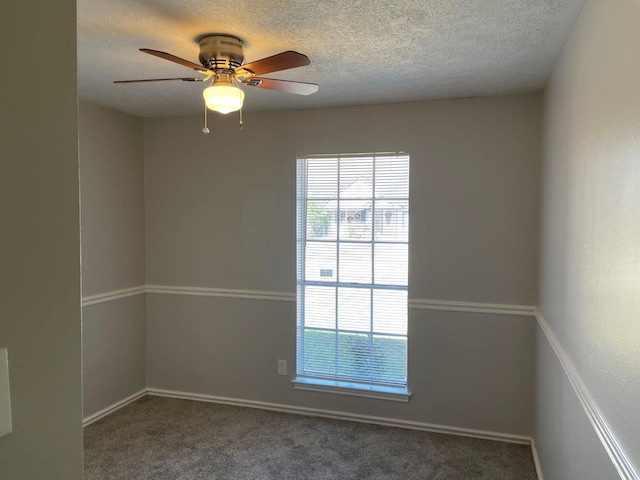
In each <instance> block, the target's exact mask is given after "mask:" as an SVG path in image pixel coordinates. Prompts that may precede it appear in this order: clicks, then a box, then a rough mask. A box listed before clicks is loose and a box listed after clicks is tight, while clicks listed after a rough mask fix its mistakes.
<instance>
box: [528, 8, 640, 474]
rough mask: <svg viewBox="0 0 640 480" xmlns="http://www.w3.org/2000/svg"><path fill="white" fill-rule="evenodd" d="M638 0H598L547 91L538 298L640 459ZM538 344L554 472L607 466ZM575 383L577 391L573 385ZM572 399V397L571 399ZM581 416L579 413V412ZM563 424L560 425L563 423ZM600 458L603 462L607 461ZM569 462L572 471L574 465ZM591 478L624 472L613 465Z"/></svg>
mask: <svg viewBox="0 0 640 480" xmlns="http://www.w3.org/2000/svg"><path fill="white" fill-rule="evenodd" d="M639 23H640V4H638V2H636V1H632V0H612V1H608V2H597V1H590V2H587V3H586V6H585V8H584V10H583V12H582V15H581V17H580V19H579V21H578V24H577V26H576V28H575V30H574V32H573V34H572V36H571V39H570V40H569V42H568V44H567V45H566V47H565V49H564V52H563V54H562V57H561V58H560V60H559V62H558V64H557V66H556V68H555V71H554V73H553V76H552V78H551V81H550V83H549V86H548V88H547V90H546V93H545V142H544V143H545V148H544V167H543V171H544V188H543V196H542V198H543V201H542V211H543V213H542V228H541V231H542V236H541V238H542V241H541V262H540V265H541V288H540V309H541V311H542V313H543V315H544V317H545V318H546V320H547V322H548V324H549V325H550V327H551V329H552V331H553V332H554V333H555V335H556V337H557V339H558V341H559V343H560V345H561V346H562V348H563V349H564V350H565V352H566V354H567V356H568V357H569V359H570V361H571V362H572V363H573V364H574V366H575V369H576V370H577V372H578V374H579V375H580V376H581V377H582V380H583V381H584V383H585V385H586V387H587V389H588V391H589V392H590V394H591V396H592V397H593V400H594V402H595V404H596V406H597V407H598V408H599V410H600V411H601V413H602V415H603V417H604V419H605V420H606V422H607V424H608V425H609V427H610V429H611V431H612V433H613V434H614V435H615V436H616V437H617V440H618V442H619V444H620V446H621V447H622V448H623V449H624V450H625V451H626V453H627V455H628V456H629V457H630V459H631V460H632V462H633V463H635V465H636V468H638V465H640V417H639V415H638V411H639V410H638V399H639V398H640V335H639V329H638V312H639V311H640V161H638V159H639V158H640V141H639V138H640V137H639V136H638V128H639V126H640V96H639V90H638V84H639V83H640V63H639V62H638V57H637V46H638V44H639V43H640V30H639V29H638V24H639ZM548 355H552V354H551V353H550V351H549V349H545V350H544V351H543V352H542V353H541V354H540V357H541V358H540V360H539V362H540V365H539V370H538V392H539V393H538V397H539V400H538V412H537V418H538V425H537V434H536V438H537V441H538V443H539V448H540V450H541V459H542V466H543V470H544V472H545V479H546V480H554V479H563V480H571V479H574V478H575V479H578V478H586V477H585V476H583V475H581V474H579V473H576V472H580V471H586V472H603V470H611V467H610V465H608V464H607V460H606V459H605V458H604V457H603V455H589V454H588V452H590V451H592V448H585V449H584V451H580V450H576V449H574V448H573V446H572V442H577V441H581V442H585V444H586V443H589V442H593V441H595V440H594V438H595V433H594V432H593V431H591V432H586V433H585V435H590V436H591V439H586V438H585V437H583V436H581V432H582V431H584V429H583V428H582V427H581V426H580V423H584V421H585V420H584V419H580V420H576V422H577V423H574V424H569V423H568V420H567V418H568V415H569V414H570V412H571V410H573V409H575V408H577V407H576V406H575V402H574V401H573V400H570V401H567V400H566V397H565V394H563V391H566V388H565V389H555V388H551V387H550V385H552V384H553V381H552V380H551V379H550V376H553V375H558V374H557V373H554V372H552V371H550V369H551V366H552V367H553V369H556V370H558V369H559V368H560V365H559V364H558V362H557V360H555V359H553V360H549V359H546V358H545V357H546V356H548ZM568 395H572V394H571V393H569V394H568ZM570 402H572V404H571V405H569V404H568V403H570ZM572 418H575V414H573V417H572ZM563 422H564V424H565V425H566V428H565V431H564V432H562V431H559V430H558V429H557V428H554V424H556V425H557V424H561V423H563ZM603 462H604V465H603ZM568 472H571V473H568ZM588 478H616V477H615V476H614V475H611V474H610V475H605V473H602V474H601V475H596V476H591V475H589V476H588Z"/></svg>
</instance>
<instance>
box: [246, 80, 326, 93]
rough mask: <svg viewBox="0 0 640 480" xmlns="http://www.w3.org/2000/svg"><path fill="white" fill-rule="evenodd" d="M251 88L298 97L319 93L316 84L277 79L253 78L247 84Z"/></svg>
mask: <svg viewBox="0 0 640 480" xmlns="http://www.w3.org/2000/svg"><path fill="white" fill-rule="evenodd" d="M245 85H249V86H250V87H258V88H266V89H267V90H277V91H278V92H286V93H295V94H296V95H311V94H312V93H316V92H317V91H318V88H319V87H318V85H316V84H315V83H303V82H292V81H290V80H276V79H275V78H259V77H252V78H250V79H249V81H247V82H246V83H245Z"/></svg>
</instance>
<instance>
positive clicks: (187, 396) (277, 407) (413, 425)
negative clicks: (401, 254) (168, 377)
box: [147, 388, 531, 445]
mask: <svg viewBox="0 0 640 480" xmlns="http://www.w3.org/2000/svg"><path fill="white" fill-rule="evenodd" d="M147 393H148V394H149V395H155V396H158V397H169V398H179V399H183V400H197V401H201V402H211V403H220V404H224V405H234V406H238V407H250V408H259V409H262V410H271V411H275V412H283V413H293V414H297V415H308V416H314V417H324V418H333V419H337V420H349V421H352V422H360V423H370V424H374V425H384V426H388V427H398V428H407V429H411V430H422V431H426V432H434V433H446V434H449V435H459V436H464V437H473V438H482V439H485V440H496V441H500V442H509V443H518V444H524V445H530V444H531V438H530V437H525V436H522V435H511V434H508V433H499V432H489V431H484V430H474V429H469V428H461V427H453V426H449V425H437V424H433V423H423V422H414V421H411V420H401V419H397V418H388V417H376V416H372V415H359V414H355V413H348V412H339V411H335V410H322V409H318V408H308V407H299V406H296V405H285V404H281V403H270V402H259V401H255V400H244V399H240V398H230V397H219V396H216V395H205V394H200V393H187V392H177V391H173V390H161V389H158V388H148V389H147Z"/></svg>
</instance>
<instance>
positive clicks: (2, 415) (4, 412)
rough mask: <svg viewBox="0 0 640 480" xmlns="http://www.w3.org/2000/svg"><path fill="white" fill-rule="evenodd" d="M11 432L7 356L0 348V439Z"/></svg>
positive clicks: (4, 350)
mask: <svg viewBox="0 0 640 480" xmlns="http://www.w3.org/2000/svg"><path fill="white" fill-rule="evenodd" d="M12 430H13V426H12V423H11V395H10V392H9V354H8V352H7V349H6V348H0V437H2V436H4V435H7V434H8V433H11V432H12Z"/></svg>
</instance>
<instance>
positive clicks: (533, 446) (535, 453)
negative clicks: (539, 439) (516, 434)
mask: <svg viewBox="0 0 640 480" xmlns="http://www.w3.org/2000/svg"><path fill="white" fill-rule="evenodd" d="M531 454H532V455H533V464H534V465H535V467H536V477H538V480H543V478H542V467H540V457H538V449H537V448H536V442H535V440H534V439H531Z"/></svg>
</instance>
